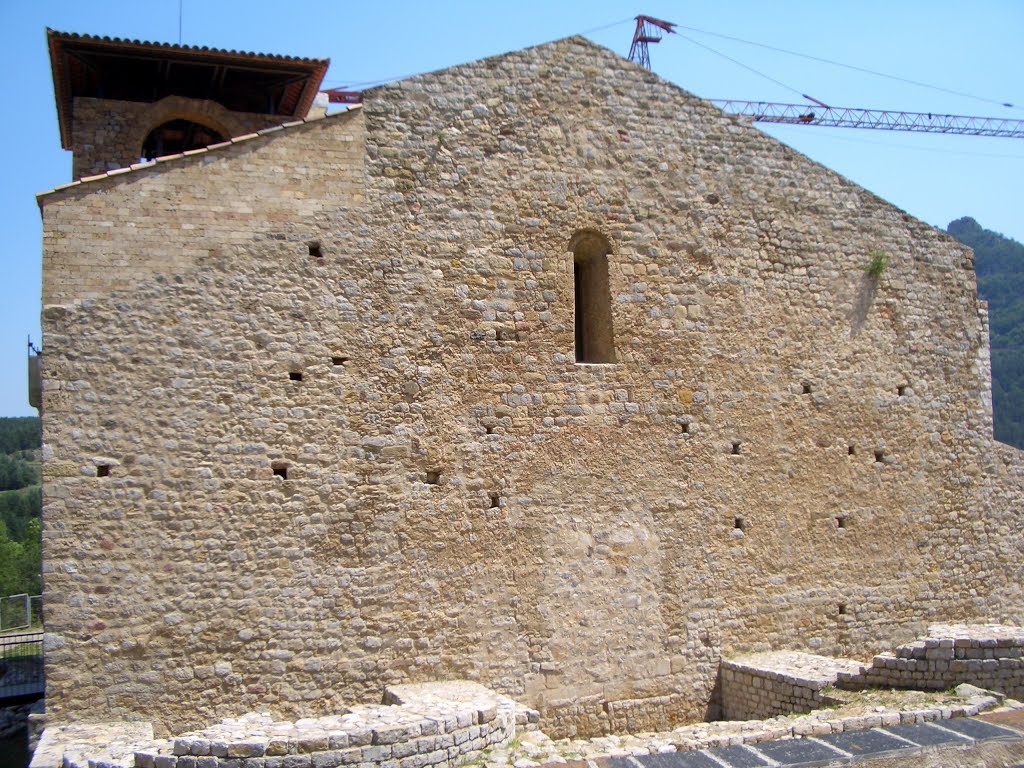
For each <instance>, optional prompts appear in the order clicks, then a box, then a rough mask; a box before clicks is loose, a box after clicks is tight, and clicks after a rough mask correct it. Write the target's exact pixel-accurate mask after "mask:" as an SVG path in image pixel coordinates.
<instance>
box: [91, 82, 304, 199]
mask: <svg viewBox="0 0 1024 768" xmlns="http://www.w3.org/2000/svg"><path fill="white" fill-rule="evenodd" d="M180 119H184V120H190V121H192V122H195V123H200V124H202V125H205V126H207V127H209V128H213V129H214V130H216V131H217V132H218V133H220V135H222V136H223V137H224V138H225V139H231V138H234V137H237V136H242V135H245V134H247V133H253V132H255V131H259V130H262V129H264V128H270V127H271V126H275V125H281V124H282V123H285V122H287V121H288V118H287V117H284V116H281V115H264V114H258V113H249V112H231V111H229V110H227V109H225V108H224V107H222V106H221V105H220V104H218V103H217V102H215V101H205V100H198V99H189V98H186V97H184V96H168V97H166V98H163V99H161V100H160V101H156V102H152V103H145V102H137V101H116V100H113V99H95V98H89V97H85V96H79V97H77V98H76V99H75V103H74V124H73V126H72V150H73V152H74V154H73V157H72V174H71V175H72V178H75V179H81V178H83V177H87V176H94V175H96V174H100V173H105V172H107V171H112V170H115V169H117V168H127V167H128V166H130V165H135V164H136V163H138V162H139V159H140V158H141V157H142V144H143V142H144V141H145V140H146V137H147V136H148V135H149V133H150V131H152V130H153V129H154V128H156V127H157V126H159V125H163V124H164V123H166V122H169V121H171V120H180Z"/></svg>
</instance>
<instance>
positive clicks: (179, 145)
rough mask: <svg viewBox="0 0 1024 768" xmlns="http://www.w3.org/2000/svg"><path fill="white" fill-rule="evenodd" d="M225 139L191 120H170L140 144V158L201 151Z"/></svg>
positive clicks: (148, 158)
mask: <svg viewBox="0 0 1024 768" xmlns="http://www.w3.org/2000/svg"><path fill="white" fill-rule="evenodd" d="M222 141H226V139H225V138H224V137H223V136H221V135H220V133H218V132H217V131H216V130H215V129H213V128H210V127H209V126H206V125H202V124H201V123H193V122H192V121H191V120H184V119H179V120H170V121H168V122H166V123H164V124H163V125H158V126H157V127H156V128H154V129H153V130H152V131H150V132H149V135H148V136H147V137H146V140H145V141H144V142H142V157H143V158H145V159H146V160H152V159H153V158H156V157H163V156H164V155H176V154H178V153H179V152H188V151H189V150H191V149H202V148H203V147H207V146H209V145H210V144H218V143H220V142H222Z"/></svg>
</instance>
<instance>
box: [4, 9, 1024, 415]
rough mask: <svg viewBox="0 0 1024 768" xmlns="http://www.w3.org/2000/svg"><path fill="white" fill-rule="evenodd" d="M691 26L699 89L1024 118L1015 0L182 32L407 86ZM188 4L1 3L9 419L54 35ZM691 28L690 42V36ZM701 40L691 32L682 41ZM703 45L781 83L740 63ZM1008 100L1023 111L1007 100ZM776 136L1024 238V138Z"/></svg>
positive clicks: (204, 14) (264, 17)
mask: <svg viewBox="0 0 1024 768" xmlns="http://www.w3.org/2000/svg"><path fill="white" fill-rule="evenodd" d="M638 13H645V14H648V15H651V16H655V17H658V18H662V19H667V20H669V21H673V22H676V23H677V24H679V25H682V26H686V27H691V28H695V29H698V30H702V31H701V32H693V31H690V30H686V29H682V28H680V30H679V31H680V33H681V34H680V35H676V36H670V37H666V39H665V40H664V41H663V42H662V43H660V44H659V45H656V46H652V47H651V60H652V65H653V69H654V71H655V72H657V73H658V74H659V75H661V76H663V77H665V78H667V79H669V80H671V81H672V82H674V83H676V84H678V85H680V86H681V87H683V88H685V89H687V90H689V91H691V92H692V93H695V94H697V95H698V96H702V97H705V98H740V99H756V100H763V101H784V102H790V101H798V102H799V101H802V99H800V97H799V95H798V94H803V93H806V94H810V95H811V96H813V97H815V98H817V99H819V100H821V101H823V102H826V103H829V104H832V105H835V106H849V107H869V108H877V109H894V110H905V111H918V112H938V113H944V114H963V115H986V116H994V117H1006V118H1012V119H1024V81H1022V79H1021V73H1022V71H1024V67H1022V63H1024V62H1022V58H1024V53H1022V51H1024V46H1022V45H1021V40H1022V38H1024V2H1020V0H978V1H977V2H974V3H970V4H968V3H964V2H962V0H956V1H954V0H928V1H925V0H920V1H919V0H888V1H887V2H877V1H876V0H859V1H858V2H848V1H846V0H831V2H825V1H823V0H814V1H813V2H812V1H810V0H807V1H804V0H776V1H775V2H768V0H732V1H729V0H721V2H718V3H708V2H699V3H698V2H678V1H677V2H668V1H666V0H647V1H646V2H612V1H611V0H586V1H585V2H584V1H583V0H572V1H570V2H560V1H559V0H547V1H546V2H537V1H535V0H521V1H520V2H507V3H486V2H468V0H467V1H466V2H429V1H428V0H419V1H417V2H400V1H398V0H377V2H373V3H351V2H347V1H346V0H290V1H289V2H269V1H267V0H248V2H244V3H243V2H236V1H235V0H206V1H205V2H198V0H182V19H181V20H182V24H181V29H182V38H181V41H182V42H183V43H185V44H189V45H206V46H211V47H218V48H233V49H239V50H247V51H260V52H267V53H281V54H291V55H298V56H312V57H330V59H331V62H332V63H331V68H330V71H329V72H328V75H327V78H326V81H325V83H326V85H327V86H329V87H334V86H344V85H352V84H359V83H369V82H376V81H382V80H388V79H395V78H399V77H403V76H407V75H411V74H415V73H418V72H425V71H430V70H434V69H440V68H443V67H447V66H451V65H454V64H459V63H462V62H465V61H471V60H473V59H478V58H482V57H485V56H491V55H495V54H499V53H503V52H505V51H510V50H514V49H516V48H522V47H524V46H529V45H534V44H537V43H541V42H545V41H548V40H554V39H557V38H560V37H565V36H567V35H571V34H579V33H584V34H586V35H587V36H588V37H589V38H590V39H592V40H594V41H595V42H597V43H600V44H601V45H604V46H606V47H608V48H611V49H612V50H614V51H616V52H618V53H620V54H621V55H626V53H627V52H628V50H629V43H630V39H631V37H632V31H633V21H632V17H633V16H635V15H636V14H638ZM178 25H179V14H178V4H177V3H175V2H167V3H143V2H138V0H136V1H135V2H127V1H122V0H90V1H89V2H83V1H82V0H74V1H73V2H67V1H65V0H35V2H31V3H30V2H29V1H28V0H0V35H2V37H3V46H2V48H0V51H2V52H0V57H2V63H3V66H2V77H3V91H2V92H3V93H4V95H5V98H6V106H5V109H4V113H5V115H4V119H3V120H2V121H0V153H2V156H0V157H2V168H3V169H4V174H3V184H2V186H0V194H2V195H3V201H2V202H3V206H2V210H3V216H4V228H5V231H6V232H7V237H6V243H5V245H6V247H5V248H4V250H3V259H4V262H3V274H4V276H5V277H4V280H3V282H2V283H0V329H2V332H0V416H20V415H34V413H35V411H34V409H32V408H30V407H29V406H28V402H27V397H26V384H25V380H26V372H25V341H26V337H27V336H28V335H29V334H31V336H32V338H33V340H34V341H35V342H36V343H37V344H38V343H39V338H40V333H39V310H40V305H39V301H40V299H39V295H40V219H39V210H38V207H37V205H36V202H35V194H36V193H37V192H40V191H44V190H46V189H50V188H52V187H54V186H57V185H59V184H62V183H65V182H67V181H69V180H70V174H71V156H70V153H67V152H65V151H63V150H62V149H61V148H60V140H59V137H58V135H57V121H56V114H55V109H54V101H53V87H52V81H51V79H50V68H49V59H48V55H47V51H46V44H45V29H46V27H48V26H49V27H52V28H54V29H57V30H60V31H64V32H80V33H89V34H99V35H110V36H116V37H128V38H135V39H142V40H152V41H160V42H171V43H174V42H178ZM708 32H713V33H717V34H718V35H728V36H731V37H735V38H740V39H743V40H747V41H754V42H757V43H761V44H763V45H767V46H773V47H775V48H781V49H786V50H789V51H796V52H801V53H805V54H809V55H811V56H816V57H818V58H822V59H830V60H834V61H839V62H844V63H847V64H851V65H854V66H858V67H861V68H865V69H871V70H876V71H879V72H883V73H887V74H891V75H895V76H898V77H902V78H905V79H908V80H915V81H920V82H925V83H929V84H933V85H936V86H940V87H941V88H944V89H947V91H955V92H959V93H960V94H966V95H956V94H954V93H949V92H947V91H940V90H934V89H926V88H921V87H917V86H911V85H909V84H907V83H903V82H900V81H897V80H893V79H886V78H880V77H874V76H869V75H867V74H864V73H860V72H854V71H851V70H848V69H841V68H837V67H833V66H828V65H825V64H822V63H820V62H814V61H810V60H807V59H802V58H798V57H794V56H789V55H784V54H782V53H778V52H775V51H771V50H768V49H766V48H759V47H755V46H751V45H747V44H743V43H739V42H736V41H731V40H726V39H723V38H720V37H715V36H712V35H710V34H707V33H708ZM684 35H685V37H684ZM687 38H689V39H687ZM701 46H709V47H710V48H712V49H715V50H716V51H718V52H719V53H720V54H724V55H725V56H728V57H731V58H732V59H735V60H738V61H740V62H742V63H743V64H745V65H746V66H747V67H749V68H751V69H753V70H757V71H759V72H761V73H763V74H764V75H767V76H769V77H770V78H772V79H767V78H765V77H762V76H759V75H757V74H755V73H754V72H751V71H750V69H744V68H742V67H740V66H738V65H736V64H734V63H732V62H730V61H729V60H728V59H726V58H724V57H723V56H720V55H716V54H715V53H712V52H711V51H708V50H707V49H706V48H704V47H701ZM1003 102H1010V103H1012V104H1015V105H1019V106H1016V107H1012V108H1008V107H1004V106H1001V104H1002V103H1003ZM766 132H769V133H771V135H773V136H775V137H776V138H779V139H780V140H782V141H784V142H786V143H787V144H790V145H791V146H793V147H794V148H796V149H797V150H799V151H801V152H803V153H804V154H806V155H808V156H810V157H811V158H813V159H814V160H817V161H818V162H821V163H823V164H824V165H827V166H829V167H830V168H832V169H834V170H836V171H838V172H840V173H842V174H843V175H845V176H847V177H848V178H850V179H852V180H853V181H855V182H857V183H859V184H861V185H862V186H865V187H867V188H868V189H870V190H872V191H873V192H875V193H876V194H878V195H880V196H881V197H883V198H885V199H887V200H889V201H891V202H892V203H894V204H896V205H897V206H899V207H900V208H903V209H904V210H906V211H908V212H909V213H911V214H913V215H915V216H917V217H919V218H921V219H923V220H924V221H927V222H928V223H930V224H933V225H936V226H939V227H945V226H946V225H947V224H948V223H949V221H951V220H952V219H954V218H958V217H960V216H964V215H970V216H973V217H974V218H976V219H977V220H978V221H979V222H980V223H981V224H982V226H985V227H988V228H989V229H994V230H996V231H998V232H1002V233H1003V234H1005V235H1007V236H1009V237H1013V238H1015V239H1017V240H1021V241H1024V219H1022V217H1021V200H1022V199H1024V194H1022V192H1024V141H1022V140H1020V139H979V138H974V137H958V136H950V137H943V136H932V135H925V134H907V133H892V132H883V131H855V130H848V129H835V128H813V127H802V126H777V127H771V128H769V129H767V131H766Z"/></svg>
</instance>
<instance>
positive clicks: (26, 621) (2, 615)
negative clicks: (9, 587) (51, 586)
mask: <svg viewBox="0 0 1024 768" xmlns="http://www.w3.org/2000/svg"><path fill="white" fill-rule="evenodd" d="M42 621H43V598H42V597H41V596H40V595H27V594H24V593H23V594H20V595H8V596H6V597H0V632H7V631H9V630H12V629H24V630H25V631H26V632H27V631H29V628H30V627H33V626H40V625H41V624H42Z"/></svg>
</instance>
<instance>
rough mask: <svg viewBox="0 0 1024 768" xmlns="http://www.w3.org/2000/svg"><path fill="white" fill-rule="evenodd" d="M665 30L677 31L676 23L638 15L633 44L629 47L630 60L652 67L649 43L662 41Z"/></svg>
mask: <svg viewBox="0 0 1024 768" xmlns="http://www.w3.org/2000/svg"><path fill="white" fill-rule="evenodd" d="M658 30H663V31H665V32H668V33H669V34H672V33H674V32H675V31H676V25H675V24H673V23H672V22H671V21H662V20H661V19H656V18H654V17H653V16H637V17H636V31H635V32H634V33H633V45H631V46H630V47H629V60H630V61H635V62H636V63H637V64H639V65H640V66H641V67H645V68H646V69H650V68H651V55H650V53H648V51H647V44H648V43H660V42H661V32H659V31H658Z"/></svg>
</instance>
